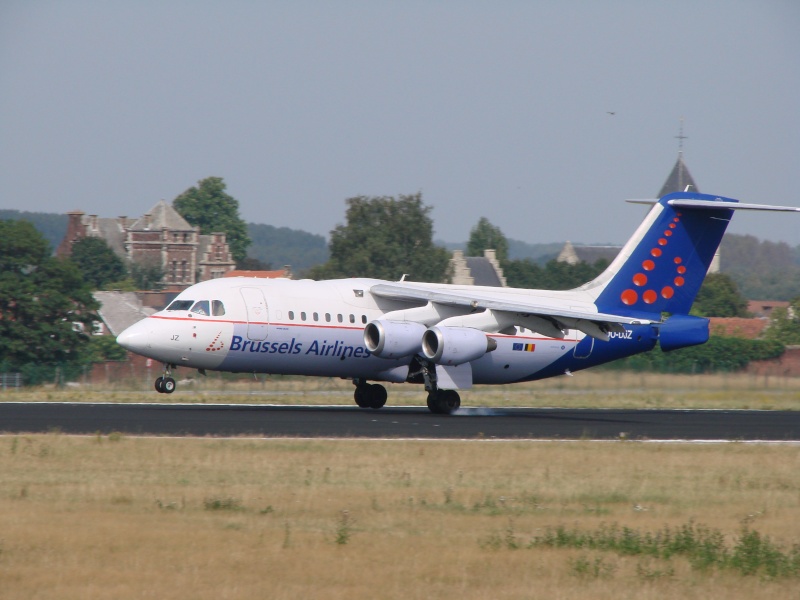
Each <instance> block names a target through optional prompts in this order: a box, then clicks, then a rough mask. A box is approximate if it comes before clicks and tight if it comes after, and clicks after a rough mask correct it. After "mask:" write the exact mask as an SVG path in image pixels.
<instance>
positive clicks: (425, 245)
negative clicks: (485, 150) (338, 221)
mask: <svg viewBox="0 0 800 600" xmlns="http://www.w3.org/2000/svg"><path fill="white" fill-rule="evenodd" d="M346 202H347V225H339V226H337V227H336V228H335V229H334V230H333V231H331V241H330V256H331V257H330V259H329V260H328V262H326V263H325V264H323V265H320V266H318V267H315V268H313V269H311V277H312V278H316V279H324V278H334V277H375V278H378V279H390V280H397V279H400V278H401V277H402V276H403V275H404V274H407V275H408V276H409V279H410V280H413V281H429V282H441V281H444V280H445V279H446V278H447V268H448V264H449V259H450V254H449V253H448V251H447V250H446V249H444V248H441V247H439V246H436V245H435V244H434V243H433V222H432V221H431V219H430V217H429V216H428V215H429V213H430V211H431V207H430V206H425V205H424V204H423V203H422V194H419V193H418V194H414V195H409V196H400V197H399V198H396V199H395V198H393V197H386V196H384V197H377V198H375V197H373V198H370V197H365V196H359V197H356V198H349V199H348V200H347V201H346Z"/></svg>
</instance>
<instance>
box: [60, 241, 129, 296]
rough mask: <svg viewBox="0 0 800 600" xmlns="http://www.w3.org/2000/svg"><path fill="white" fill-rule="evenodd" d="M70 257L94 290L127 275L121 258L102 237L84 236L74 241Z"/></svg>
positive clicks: (103, 287)
mask: <svg viewBox="0 0 800 600" xmlns="http://www.w3.org/2000/svg"><path fill="white" fill-rule="evenodd" d="M70 259H71V260H72V262H74V263H75V264H76V265H77V267H78V269H80V271H81V273H83V279H84V280H85V281H86V283H88V284H89V285H90V286H92V289H95V290H102V289H107V288H106V287H105V286H106V284H108V283H110V282H113V281H119V280H121V279H124V278H125V277H126V275H127V273H126V269H125V264H124V263H123V262H122V259H121V258H120V257H118V256H117V255H116V254H114V251H113V250H112V249H111V248H110V247H109V245H108V244H107V243H106V241H105V240H104V239H102V238H97V237H85V238H82V239H80V240H78V241H76V242H75V243H74V244H72V255H71V256H70Z"/></svg>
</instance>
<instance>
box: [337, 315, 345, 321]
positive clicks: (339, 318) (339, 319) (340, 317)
mask: <svg viewBox="0 0 800 600" xmlns="http://www.w3.org/2000/svg"><path fill="white" fill-rule="evenodd" d="M336 319H337V320H338V321H339V323H341V322H343V321H344V319H343V318H342V315H336Z"/></svg>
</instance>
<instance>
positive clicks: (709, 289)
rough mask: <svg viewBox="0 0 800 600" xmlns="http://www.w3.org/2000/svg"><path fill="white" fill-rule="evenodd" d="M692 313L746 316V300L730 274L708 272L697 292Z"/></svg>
mask: <svg viewBox="0 0 800 600" xmlns="http://www.w3.org/2000/svg"><path fill="white" fill-rule="evenodd" d="M692 314H694V315H699V316H703V317H746V316H748V313H747V300H746V299H745V298H744V297H743V296H742V295H741V294H740V293H739V288H738V287H737V286H736V282H734V281H733V279H732V278H731V277H730V275H726V274H725V273H710V274H708V275H706V278H705V280H704V281H703V285H702V286H701V287H700V291H699V292H697V297H696V298H695V300H694V304H693V305H692Z"/></svg>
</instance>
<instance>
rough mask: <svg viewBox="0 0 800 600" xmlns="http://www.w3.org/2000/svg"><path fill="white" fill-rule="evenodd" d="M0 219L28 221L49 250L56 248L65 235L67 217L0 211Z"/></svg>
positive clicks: (52, 214) (53, 214)
mask: <svg viewBox="0 0 800 600" xmlns="http://www.w3.org/2000/svg"><path fill="white" fill-rule="evenodd" d="M0 219H6V220H11V221H21V220H24V221H28V222H30V223H32V224H33V226H34V227H36V230H37V231H38V232H39V233H41V234H42V235H43V236H44V238H45V239H46V240H47V242H48V244H49V245H50V247H51V248H58V245H59V244H60V243H61V240H63V239H64V236H65V235H66V234H67V222H68V220H69V219H68V217H67V215H61V214H55V213H39V212H27V211H21V210H0Z"/></svg>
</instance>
